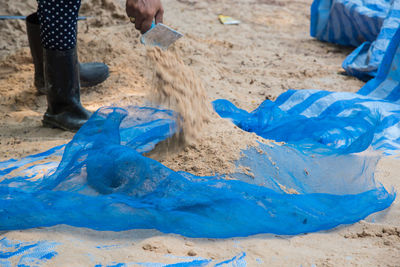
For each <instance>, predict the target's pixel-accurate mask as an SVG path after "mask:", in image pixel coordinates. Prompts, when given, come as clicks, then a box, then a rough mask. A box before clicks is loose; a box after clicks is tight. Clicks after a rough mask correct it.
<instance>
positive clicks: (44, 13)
mask: <svg viewBox="0 0 400 267" xmlns="http://www.w3.org/2000/svg"><path fill="white" fill-rule="evenodd" d="M80 6H81V0H38V12H37V13H38V17H39V22H40V37H41V39H42V45H43V47H44V48H46V49H50V50H59V51H65V50H69V49H72V48H74V47H75V46H76V31H77V27H76V24H77V19H78V12H79V8H80Z"/></svg>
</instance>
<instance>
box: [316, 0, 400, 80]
mask: <svg viewBox="0 0 400 267" xmlns="http://www.w3.org/2000/svg"><path fill="white" fill-rule="evenodd" d="M399 26H400V1H397V0H315V1H314V2H313V4H312V6H311V36H313V37H316V38H317V39H319V40H321V41H326V42H331V43H336V44H341V45H351V46H356V47H357V49H355V50H354V51H353V52H352V53H351V54H350V55H349V56H348V57H347V58H346V59H345V60H344V62H343V68H344V69H345V70H346V72H347V73H348V74H350V75H353V76H356V77H357V78H359V79H362V80H368V79H370V78H371V77H375V76H376V74H377V70H378V67H379V66H380V64H381V62H382V59H383V56H384V54H385V51H386V49H387V47H388V45H389V43H390V41H391V40H392V38H393V36H394V34H395V32H396V30H397V28H398V27H399Z"/></svg>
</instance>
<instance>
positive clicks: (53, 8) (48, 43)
mask: <svg viewBox="0 0 400 267" xmlns="http://www.w3.org/2000/svg"><path fill="white" fill-rule="evenodd" d="M57 5H58V6H57ZM79 6H80V1H77V0H56V1H54V0H38V11H37V12H35V13H33V14H31V15H29V16H27V18H26V28H27V34H28V40H29V46H30V49H31V54H32V58H33V63H34V66H35V80H34V84H35V87H36V88H37V90H38V92H39V93H40V94H45V93H46V90H45V85H44V78H43V75H44V74H43V52H42V47H43V46H44V47H45V48H47V49H51V50H58V51H63V50H68V49H70V48H73V47H75V46H76V39H77V38H76V36H77V30H76V29H77V23H76V21H77V16H78V10H79ZM61 9H62V10H61ZM76 9H78V10H76ZM70 10H71V11H70ZM42 42H43V46H42ZM79 73H80V75H79V76H80V84H81V86H82V87H90V86H95V85H97V84H99V83H102V82H104V81H105V80H106V79H107V78H108V76H109V70H108V67H107V65H105V64H103V63H99V62H90V63H80V64H79Z"/></svg>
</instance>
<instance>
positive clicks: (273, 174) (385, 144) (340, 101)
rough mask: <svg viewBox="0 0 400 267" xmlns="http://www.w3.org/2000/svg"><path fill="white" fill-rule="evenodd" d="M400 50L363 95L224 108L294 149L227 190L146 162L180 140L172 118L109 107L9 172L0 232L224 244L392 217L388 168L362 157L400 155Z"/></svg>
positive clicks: (277, 148)
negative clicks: (137, 232)
mask: <svg viewBox="0 0 400 267" xmlns="http://www.w3.org/2000/svg"><path fill="white" fill-rule="evenodd" d="M399 43H400V29H398V30H397V32H396V34H395V35H394V37H393V38H392V40H391V42H390V44H389V45H388V49H387V51H386V54H385V57H384V59H383V61H382V64H381V66H380V69H379V71H378V75H377V77H376V78H375V79H373V80H371V81H370V82H369V83H367V84H366V85H365V86H364V87H363V88H362V89H361V90H360V92H359V93H358V94H354V93H335V92H326V91H317V90H299V91H295V90H291V91H288V92H286V93H284V94H282V95H281V96H280V97H279V98H278V99H277V100H276V101H275V102H271V101H265V102H264V103H262V104H261V105H260V107H259V108H258V109H256V110H255V111H253V112H251V113H249V112H247V111H244V110H241V109H239V108H237V107H235V106H234V105H233V104H231V103H230V102H228V101H226V100H217V101H215V102H214V108H215V110H216V111H217V112H218V113H219V114H220V115H221V116H222V117H225V118H230V119H232V121H233V122H234V123H236V124H237V125H238V126H239V127H241V128H242V129H244V130H247V131H253V132H256V133H257V134H258V135H260V136H263V137H265V138H271V139H275V140H278V141H285V142H287V144H285V145H278V144H273V145H272V144H271V145H265V144H261V143H260V144H259V146H258V147H256V148H248V149H246V150H244V151H242V157H241V158H240V159H239V160H238V161H237V162H236V165H237V166H238V168H237V170H236V171H235V172H234V173H233V174H229V179H225V178H227V177H226V176H225V175H224V174H218V175H216V176H212V177H199V176H194V175H192V174H190V173H186V172H175V171H172V170H171V169H169V168H167V167H166V166H164V165H162V164H161V163H159V162H157V161H155V160H153V159H150V158H147V157H145V156H143V153H145V152H148V151H151V150H152V149H153V148H154V146H155V145H156V144H157V143H158V142H160V141H162V140H165V139H166V138H168V137H171V136H172V135H173V134H174V133H175V132H176V131H177V129H176V124H175V121H174V117H175V116H174V114H173V112H172V111H168V110H161V109H155V108H144V107H128V108H125V109H122V108H115V107H105V108H101V109H99V110H98V111H97V112H96V113H95V114H94V115H93V116H92V117H91V118H90V120H89V121H88V123H86V124H85V125H84V126H83V127H82V128H81V129H80V130H79V131H78V133H77V134H76V135H75V136H74V138H73V139H72V141H71V142H70V143H68V144H67V145H66V146H61V147H56V148H54V149H51V150H49V151H47V152H44V153H41V154H37V155H33V156H29V157H26V158H24V159H21V160H9V161H5V162H1V163H0V175H1V176H0V230H11V229H25V228H30V227H37V226H51V225H55V224H69V225H73V226H80V227H90V228H92V229H97V230H115V231H120V230H126V229H133V228H156V229H158V230H160V231H163V232H167V233H170V232H172V233H178V234H182V235H186V236H191V237H216V238H222V237H232V236H247V235H251V234H257V233H276V234H298V233H305V232H313V231H318V230H323V229H329V228H332V227H335V226H337V225H339V224H348V223H353V222H356V221H358V220H360V219H362V218H365V217H366V216H368V215H369V214H371V213H374V212H377V211H380V210H383V209H385V208H387V207H389V206H390V205H391V203H392V202H393V200H394V198H395V195H394V193H389V192H388V191H386V189H385V188H383V187H382V186H381V185H380V184H376V183H375V181H374V171H375V167H376V164H377V161H378V157H377V156H371V153H358V154H355V152H360V151H364V150H366V149H367V148H368V147H371V146H372V147H373V148H374V149H379V150H382V151H385V153H392V154H393V153H397V151H398V150H399V148H400V118H399V114H400V93H399V92H400V79H399V78H400V69H399V68H398V67H397V66H399V63H400V46H399ZM227 141H228V140H227ZM60 158H62V159H61V161H60ZM242 169H246V170H249V171H250V172H251V173H249V172H247V171H246V172H244V171H241V170H242ZM232 178H234V179H233V180H232Z"/></svg>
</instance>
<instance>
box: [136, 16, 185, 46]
mask: <svg viewBox="0 0 400 267" xmlns="http://www.w3.org/2000/svg"><path fill="white" fill-rule="evenodd" d="M182 36H183V34H182V33H180V32H178V31H176V30H174V29H171V28H170V27H168V26H166V25H164V24H162V23H158V24H155V23H154V22H153V24H152V25H151V28H150V30H148V31H147V32H146V33H144V34H143V35H142V37H141V38H140V42H141V43H142V44H144V45H147V46H158V47H160V48H161V49H163V50H166V49H167V48H168V47H169V46H170V45H172V44H173V43H175V41H176V40H178V39H179V38H181V37H182Z"/></svg>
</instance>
